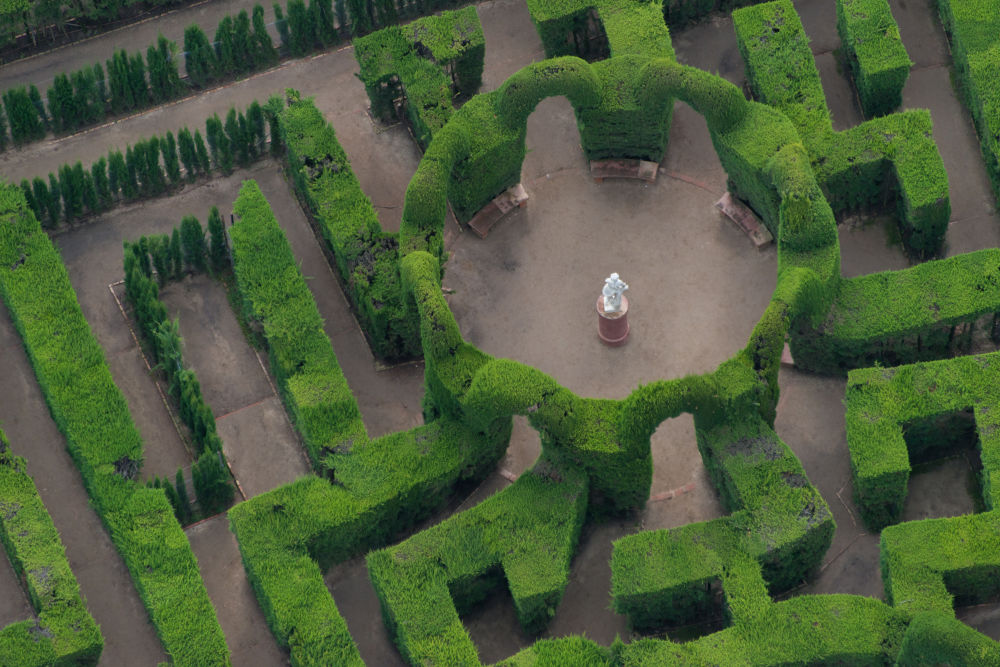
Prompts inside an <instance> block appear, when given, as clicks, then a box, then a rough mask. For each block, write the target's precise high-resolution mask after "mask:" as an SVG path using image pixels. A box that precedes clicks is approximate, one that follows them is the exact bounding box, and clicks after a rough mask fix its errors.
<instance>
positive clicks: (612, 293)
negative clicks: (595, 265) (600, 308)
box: [601, 273, 628, 313]
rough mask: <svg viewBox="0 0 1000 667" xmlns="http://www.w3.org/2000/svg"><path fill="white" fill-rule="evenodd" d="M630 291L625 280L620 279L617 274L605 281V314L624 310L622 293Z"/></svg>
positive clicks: (603, 292)
mask: <svg viewBox="0 0 1000 667" xmlns="http://www.w3.org/2000/svg"><path fill="white" fill-rule="evenodd" d="M627 289H628V285H627V284H626V283H625V281H624V280H622V279H621V278H619V277H618V274H617V273H612V274H611V275H610V276H608V277H607V278H605V279H604V289H603V290H602V292H601V293H602V294H604V312H606V313H617V312H618V311H620V310H621V309H622V292H624V291H625V290H627Z"/></svg>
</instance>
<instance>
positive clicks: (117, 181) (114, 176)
mask: <svg viewBox="0 0 1000 667" xmlns="http://www.w3.org/2000/svg"><path fill="white" fill-rule="evenodd" d="M127 180H128V169H127V167H126V166H125V158H124V157H123V156H122V152H121V151H117V150H116V151H111V152H109V153H108V189H109V190H111V196H112V197H113V198H117V197H118V196H119V194H121V195H123V196H124V194H125V193H124V192H123V190H124V187H125V181H127Z"/></svg>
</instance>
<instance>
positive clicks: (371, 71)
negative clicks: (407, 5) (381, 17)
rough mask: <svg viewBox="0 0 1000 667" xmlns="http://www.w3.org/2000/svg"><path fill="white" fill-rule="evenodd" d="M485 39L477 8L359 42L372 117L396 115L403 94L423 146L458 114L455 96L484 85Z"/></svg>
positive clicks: (391, 29) (356, 44) (469, 93)
mask: <svg viewBox="0 0 1000 667" xmlns="http://www.w3.org/2000/svg"><path fill="white" fill-rule="evenodd" d="M485 54H486V40H485V38H484V37H483V27H482V25H481V24H480V23H479V15H478V14H476V8H475V7H466V8H465V9H461V10H458V11H454V12H443V13H442V14H441V15H440V16H428V17H426V18H422V19H417V20H416V21H413V22H412V23H409V24H407V25H405V26H392V27H389V28H383V29H382V30H379V31H378V32H374V33H372V34H370V35H367V36H365V37H359V38H357V39H355V40H354V56H355V58H357V60H358V64H359V65H360V66H361V73H360V74H359V75H358V76H359V77H360V79H361V81H362V82H363V83H364V84H365V90H366V91H367V92H368V99H369V100H371V110H372V115H374V116H378V117H381V118H383V119H390V118H393V117H394V116H395V114H396V109H395V101H396V99H397V98H400V97H402V98H404V100H405V101H404V105H405V109H406V116H407V119H408V120H409V122H410V127H412V128H413V134H414V136H415V138H416V140H417V143H418V144H420V147H421V148H423V149H426V148H427V145H428V144H430V141H431V138H432V137H433V136H434V135H435V134H436V133H437V132H438V131H439V130H440V129H441V128H442V127H444V124H445V123H447V122H448V119H449V118H450V117H451V115H452V113H453V112H454V108H453V106H452V97H453V96H454V95H466V96H472V95H474V94H475V92H476V90H478V89H479V86H480V84H481V83H482V74H483V59H484V57H485Z"/></svg>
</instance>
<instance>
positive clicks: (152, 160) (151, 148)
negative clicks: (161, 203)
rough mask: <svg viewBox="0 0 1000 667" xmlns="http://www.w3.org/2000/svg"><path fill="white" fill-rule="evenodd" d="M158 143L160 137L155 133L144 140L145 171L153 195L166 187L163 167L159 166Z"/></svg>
mask: <svg viewBox="0 0 1000 667" xmlns="http://www.w3.org/2000/svg"><path fill="white" fill-rule="evenodd" d="M160 143H161V142H160V138H159V137H157V136H156V135H155V134H154V135H153V136H151V137H150V138H149V139H147V140H146V156H145V157H146V173H147V174H148V175H149V179H150V183H149V185H150V192H151V193H152V194H153V195H158V194H161V193H162V192H163V191H164V190H166V188H167V181H166V178H165V176H164V174H163V167H161V166H160ZM175 155H176V152H175ZM175 159H176V157H175Z"/></svg>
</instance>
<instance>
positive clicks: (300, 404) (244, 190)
mask: <svg viewBox="0 0 1000 667" xmlns="http://www.w3.org/2000/svg"><path fill="white" fill-rule="evenodd" d="M233 211H234V212H235V214H236V216H237V217H238V218H239V219H238V220H237V222H236V223H235V224H234V225H233V226H232V227H230V228H229V234H230V237H231V238H232V242H233V271H234V272H235V274H236V284H237V286H238V288H239V291H240V294H241V295H242V297H243V300H244V309H245V312H246V315H247V317H248V319H249V320H250V321H256V322H260V323H261V324H262V325H263V327H264V338H265V339H266V340H267V346H268V352H269V356H270V359H271V370H272V372H273V373H274V377H275V379H276V380H277V382H278V386H279V387H280V388H281V395H282V398H283V399H284V400H285V404H286V405H287V406H288V412H289V414H290V415H291V417H292V421H293V422H294V423H295V425H296V427H297V428H298V430H299V433H301V434H302V441H303V443H304V444H305V447H306V453H307V454H309V460H310V461H311V462H312V465H313V468H315V469H316V471H317V472H319V473H321V474H323V473H324V472H325V470H326V469H327V468H328V467H329V463H328V462H327V461H325V459H326V458H327V457H329V456H330V455H332V454H334V453H335V452H337V451H340V450H350V448H351V447H353V446H355V445H359V444H361V443H364V442H366V441H367V440H368V435H367V432H366V431H365V425H364V422H362V421H361V412H360V411H359V410H358V404H357V401H356V400H355V399H354V396H353V395H352V394H351V389H350V387H348V385H347V380H346V379H345V378H344V374H343V372H342V371H341V370H340V365H339V364H338V363H337V357H336V355H334V353H333V346H332V345H331V344H330V339H329V338H327V336H326V333H325V331H324V330H323V318H322V317H321V316H320V314H319V310H318V309H317V308H316V301H315V300H314V299H313V295H312V292H310V291H309V287H308V286H307V285H306V281H305V279H304V278H303V277H302V273H301V272H300V271H299V266H298V262H297V261H296V259H295V256H294V255H293V254H292V249H291V246H289V245H288V239H287V238H286V237H285V232H284V230H282V229H281V227H280V226H279V225H278V221H277V220H276V219H275V218H274V213H273V212H272V211H271V207H270V205H269V204H268V203H267V200H266V199H265V198H264V195H263V194H262V193H261V191H260V188H259V187H258V186H257V183H256V182H255V181H244V183H243V186H242V187H241V188H240V194H239V196H238V197H237V199H236V203H235V204H233Z"/></svg>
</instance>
